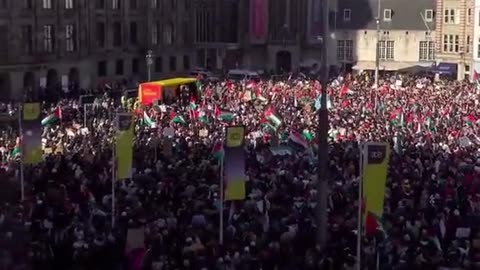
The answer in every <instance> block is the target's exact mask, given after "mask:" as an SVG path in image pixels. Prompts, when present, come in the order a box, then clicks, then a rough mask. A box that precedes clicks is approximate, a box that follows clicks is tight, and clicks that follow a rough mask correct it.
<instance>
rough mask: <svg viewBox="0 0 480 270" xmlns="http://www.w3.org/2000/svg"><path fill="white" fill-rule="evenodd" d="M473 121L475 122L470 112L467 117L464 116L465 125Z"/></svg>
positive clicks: (471, 123)
mask: <svg viewBox="0 0 480 270" xmlns="http://www.w3.org/2000/svg"><path fill="white" fill-rule="evenodd" d="M473 123H475V116H473V115H471V114H469V115H467V117H465V124H466V125H467V126H472V125H473Z"/></svg>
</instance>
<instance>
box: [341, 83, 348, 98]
mask: <svg viewBox="0 0 480 270" xmlns="http://www.w3.org/2000/svg"><path fill="white" fill-rule="evenodd" d="M348 86H349V84H348V83H344V84H343V86H342V88H341V89H340V93H339V96H340V97H343V96H344V95H346V94H347V93H348Z"/></svg>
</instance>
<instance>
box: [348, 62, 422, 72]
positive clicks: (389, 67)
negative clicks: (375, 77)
mask: <svg viewBox="0 0 480 270" xmlns="http://www.w3.org/2000/svg"><path fill="white" fill-rule="evenodd" d="M415 66H424V65H422V64H420V65H419V63H413V62H380V65H379V70H380V71H382V70H384V71H395V70H400V69H406V68H411V67H415ZM427 66H431V63H426V64H425V67H427ZM353 69H354V70H375V62H374V61H359V62H357V64H356V65H355V66H353Z"/></svg>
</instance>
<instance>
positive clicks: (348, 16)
mask: <svg viewBox="0 0 480 270" xmlns="http://www.w3.org/2000/svg"><path fill="white" fill-rule="evenodd" d="M392 14H393V11H392V10H391V9H384V10H383V20H384V21H386V22H389V21H391V20H392ZM422 16H423V19H424V20H425V21H426V22H432V21H433V9H427V10H425V14H422ZM351 20H352V10H351V9H349V8H346V9H344V10H343V21H346V22H349V21H351Z"/></svg>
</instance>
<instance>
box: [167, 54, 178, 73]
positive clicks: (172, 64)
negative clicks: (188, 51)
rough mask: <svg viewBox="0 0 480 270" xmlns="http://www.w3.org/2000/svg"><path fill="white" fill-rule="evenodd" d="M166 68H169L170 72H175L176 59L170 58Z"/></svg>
mask: <svg viewBox="0 0 480 270" xmlns="http://www.w3.org/2000/svg"><path fill="white" fill-rule="evenodd" d="M168 67H169V68H170V71H176V70H177V58H176V57H175V56H170V58H169V59H168Z"/></svg>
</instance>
